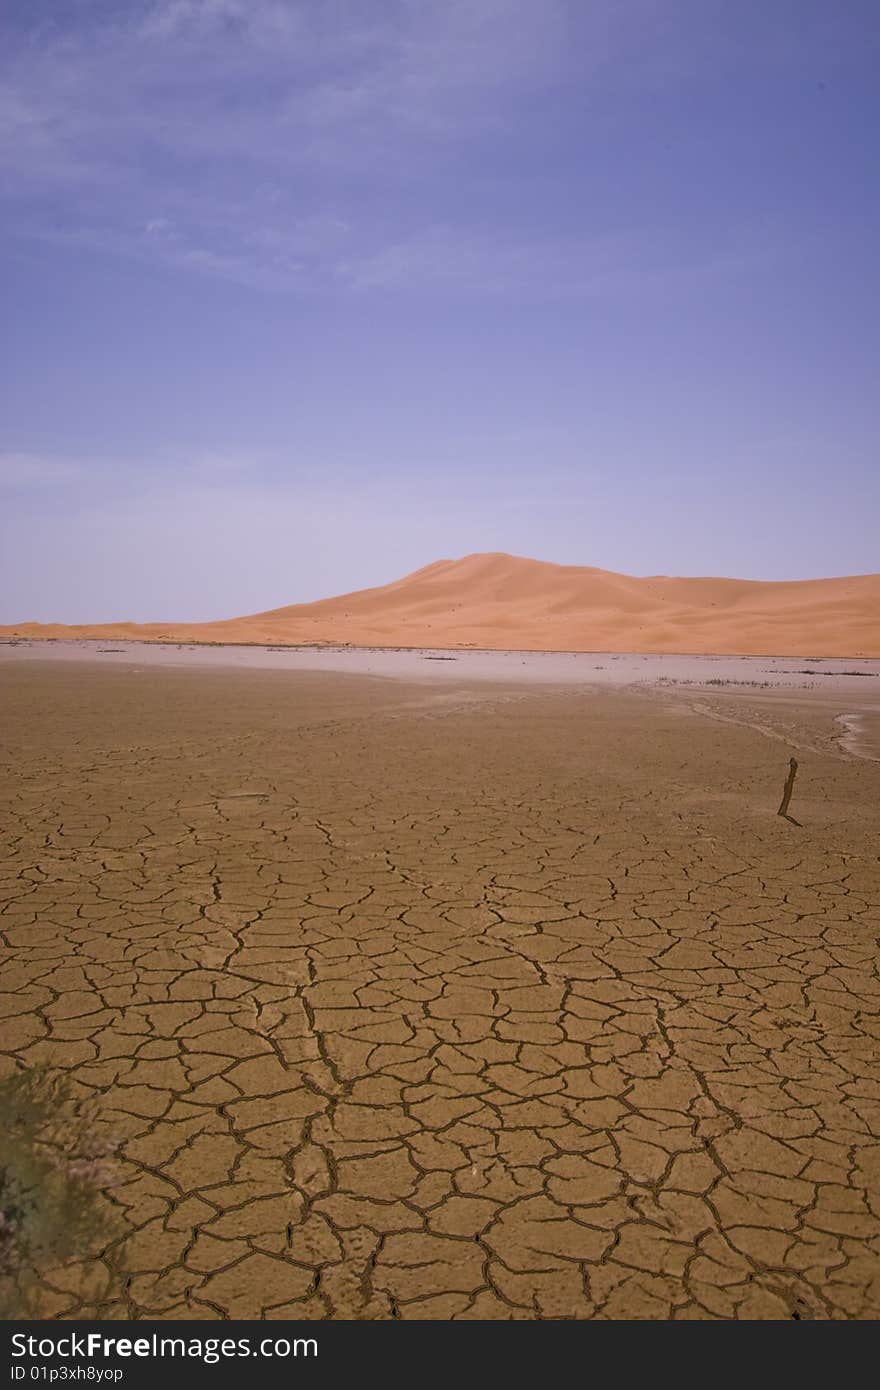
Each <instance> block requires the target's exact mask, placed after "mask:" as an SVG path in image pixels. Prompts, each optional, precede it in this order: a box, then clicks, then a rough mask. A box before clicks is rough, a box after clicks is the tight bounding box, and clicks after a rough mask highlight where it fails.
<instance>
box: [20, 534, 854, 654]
mask: <svg viewBox="0 0 880 1390" xmlns="http://www.w3.org/2000/svg"><path fill="white" fill-rule="evenodd" d="M0 635H2V636H3V637H5V638H7V639H8V638H15V637H21V638H28V637H30V638H106V639H116V640H124V639H138V640H146V641H165V642H234V643H241V642H245V643H256V644H261V645H262V644H268V645H272V646H281V645H290V646H300V645H304V644H314V643H321V644H333V645H340V644H348V645H351V646H370V647H373V646H376V647H453V648H455V647H476V648H484V649H488V650H505V649H520V650H525V651H605V652H646V653H649V652H665V653H695V654H718V655H750V654H751V655H756V656H761V655H768V656H769V655H776V656H832V657H859V656H862V657H877V656H880V574H866V575H854V576H850V577H845V578H840V579H804V580H787V581H764V580H747V579H717V578H699V579H678V578H674V577H668V576H666V575H654V576H651V577H648V578H636V577H634V576H632V575H626V574H615V573H613V572H611V571H609V570H601V569H593V568H590V567H588V566H581V565H556V564H551V563H548V562H546V561H543V560H528V559H522V558H520V557H518V556H515V555H505V554H478V555H467V556H465V557H464V558H463V559H460V560H437V561H435V562H434V563H433V564H430V565H427V566H425V567H424V568H423V569H419V570H416V571H415V572H414V573H413V574H409V575H406V576H405V577H404V578H402V579H398V580H395V581H394V582H393V583H391V584H385V585H381V586H380V587H377V588H372V589H361V590H358V591H356V592H355V593H350V594H342V595H340V596H339V597H336V598H328V599H321V600H319V601H318V602H315V603H300V604H291V605H288V606H287V607H283V608H274V609H270V610H269V611H267V612H265V613H256V614H253V615H251V616H248V617H242V618H229V619H224V620H221V621H219V622H207V623H198V622H196V623H193V622H170V623H127V622H115V623H101V624H91V625H67V624H61V623H50V624H44V623H27V622H26V623H17V624H13V625H10V626H7V627H0Z"/></svg>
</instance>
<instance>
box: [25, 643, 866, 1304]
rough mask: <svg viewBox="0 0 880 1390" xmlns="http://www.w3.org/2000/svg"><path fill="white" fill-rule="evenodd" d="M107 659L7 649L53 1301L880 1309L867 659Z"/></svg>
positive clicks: (394, 655)
mask: <svg viewBox="0 0 880 1390" xmlns="http://www.w3.org/2000/svg"><path fill="white" fill-rule="evenodd" d="M108 648H109V649H108ZM112 648H113V644H112V643H106V644H105V643H104V642H98V643H94V642H92V643H88V642H82V643H79V642H57V643H46V644H43V643H38V642H31V641H22V642H14V643H7V644H4V645H2V646H0V684H2V697H3V716H2V726H0V727H2V735H0V737H2V756H3V771H4V776H3V781H2V793H0V794H2V818H3V830H4V834H3V844H4V850H3V864H2V876H3V877H2V883H0V899H2V911H0V952H2V955H0V961H2V990H3V993H2V994H0V1006H2V1022H0V1045H2V1055H3V1064H4V1065H6V1066H12V1065H15V1064H16V1063H21V1062H32V1061H36V1060H38V1059H45V1060H48V1061H50V1062H51V1063H53V1064H55V1065H57V1066H59V1067H62V1068H66V1069H68V1070H69V1071H70V1073H71V1074H72V1076H73V1077H74V1078H75V1079H76V1082H77V1084H78V1085H80V1086H81V1087H82V1088H84V1090H85V1091H88V1092H90V1093H93V1094H94V1095H96V1096H97V1097H98V1098H99V1101H100V1105H101V1108H102V1111H103V1113H104V1114H105V1116H106V1118H107V1120H108V1121H109V1123H111V1124H112V1126H113V1128H114V1130H115V1132H116V1134H117V1135H118V1136H119V1139H120V1141H121V1156H120V1158H119V1160H118V1177H119V1180H120V1181H119V1185H118V1186H117V1187H116V1188H115V1189H114V1190H113V1193H112V1199H113V1201H114V1203H115V1204H116V1205H117V1208H118V1210H119V1212H120V1214H121V1216H122V1220H123V1226H122V1228H121V1230H120V1234H119V1237H118V1240H117V1243H116V1246H115V1248H114V1250H113V1251H111V1252H109V1253H110V1254H112V1255H114V1256H116V1257H118V1258H119V1259H120V1260H121V1262H122V1265H123V1268H124V1269H125V1271H126V1282H125V1286H124V1289H123V1292H122V1293H121V1294H119V1293H116V1294H113V1295H111V1296H110V1297H107V1296H105V1295H104V1294H103V1292H102V1288H103V1283H102V1268H103V1266H102V1264H101V1261H96V1262H93V1263H91V1264H89V1265H88V1266H87V1267H86V1268H85V1269H84V1270H83V1271H70V1270H68V1271H65V1272H59V1273H57V1274H54V1275H53V1276H52V1277H51V1278H50V1280H49V1282H48V1284H47V1287H46V1291H45V1304H44V1312H45V1313H46V1314H47V1315H49V1316H56V1317H62V1318H66V1317H72V1316H86V1315H98V1316H104V1317H114V1316H115V1317H120V1316H133V1317H147V1316H158V1317H162V1318H170V1317H184V1318H186V1317H205V1316H208V1317H227V1316H233V1317H251V1316H255V1317H266V1318H281V1317H287V1316H291V1317H307V1318H326V1317H336V1318H343V1317H354V1318H380V1319H384V1318H394V1317H401V1318H431V1319H448V1318H501V1319H509V1318H529V1319H534V1318H589V1317H599V1318H611V1319H620V1318H641V1319H645V1318H652V1319H658V1318H659V1319H668V1318H724V1319H731V1318H774V1319H775V1318H780V1319H791V1318H802V1319H819V1318H859V1319H865V1318H875V1317H877V1316H878V1315H880V1140H878V1127H880V1043H878V1038H880V978H878V971H877V945H878V935H880V906H878V904H880V862H878V846H880V762H878V758H880V695H878V693H877V686H880V675H878V672H880V663H878V662H877V661H874V660H864V659H860V660H859V661H858V662H853V661H851V660H847V661H846V662H840V661H837V662H835V661H819V660H809V659H808V660H805V659H803V658H799V659H798V660H796V661H791V660H783V659H776V660H767V659H764V658H760V659H758V660H757V661H734V660H731V659H729V658H720V659H717V660H710V659H708V658H706V659H704V660H697V659H691V660H677V659H673V658H663V657H656V658H651V657H649V658H643V657H642V656H639V657H626V656H621V657H619V658H618V659H615V657H614V656H613V655H608V656H607V657H603V656H598V655H595V656H594V655H584V656H581V657H570V656H569V657H565V656H562V655H557V656H546V655H541V654H533V655H528V654H523V653H521V652H510V653H500V652H499V653H496V654H492V653H476V652H459V653H457V654H455V657H454V658H453V659H450V653H448V652H446V653H443V652H440V651H436V650H435V651H426V652H404V653H401V652H359V653H354V652H351V651H345V650H330V649H325V650H320V649H312V650H311V651H305V652H303V651H300V652H292V651H290V650H285V651H274V652H271V651H266V652H262V651H260V650H259V649H257V648H241V647H237V648H230V649H225V650H224V649H220V648H204V647H197V648H193V649H190V650H187V649H186V648H185V647H183V646H182V647H181V648H180V649H178V647H177V646H171V645H163V646H150V645H146V644H144V645H142V644H140V643H137V644H131V645H129V644H128V643H126V644H120V647H118V648H117V649H115V650H114V649H112ZM812 655H813V656H815V655H816V653H815V651H814V652H813V653H812ZM848 655H852V653H851V652H848ZM310 664H311V666H312V667H313V669H308V667H309V665H310ZM316 667H320V668H323V669H314V668H316ZM853 671H860V672H863V673H864V674H861V675H854V674H846V672H853ZM713 681H724V682H727V681H734V682H736V684H711V683H710V682H713ZM791 756H795V757H797V758H798V760H799V763H800V768H799V771H798V777H797V781H796V784H795V791H794V796H793V799H792V804H791V808H790V810H791V814H792V816H793V817H794V820H795V821H797V822H799V823H797V824H795V823H793V822H792V821H787V820H783V819H782V818H780V817H779V816H777V814H776V809H777V806H778V804H779V799H780V795H781V792H782V784H783V781H784V778H785V774H786V772H787V770H788V760H789V757H791Z"/></svg>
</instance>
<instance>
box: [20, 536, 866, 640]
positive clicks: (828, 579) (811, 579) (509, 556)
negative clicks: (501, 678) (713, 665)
mask: <svg viewBox="0 0 880 1390" xmlns="http://www.w3.org/2000/svg"><path fill="white" fill-rule="evenodd" d="M474 560H501V561H503V560H511V561H514V562H516V563H517V564H520V565H535V566H541V567H545V568H547V569H553V570H566V571H571V572H575V573H580V574H592V575H606V576H609V577H611V578H615V579H630V580H634V581H636V582H639V583H651V582H652V581H662V580H666V581H670V582H674V583H682V584H700V583H706V584H709V583H712V584H737V585H750V586H754V587H755V588H763V587H773V588H778V587H781V586H797V585H803V584H825V583H828V584H834V583H844V582H846V581H847V580H863V579H875V578H878V577H880V570H864V571H859V572H854V573H847V574H816V575H804V576H801V577H799V578H797V579H752V578H747V577H744V576H741V575H732V574H675V573H671V572H670V573H659V572H655V573H652V574H636V573H633V572H631V571H628V570H616V569H607V568H604V567H602V566H599V565H586V564H573V563H566V562H564V561H558V560H546V559H543V558H541V557H538V556H534V555H519V554H516V553H515V552H513V551H507V550H475V551H468V552H467V553H465V554H464V555H459V556H442V557H440V558H438V559H436V560H430V561H428V562H427V563H426V564H424V565H420V566H418V567H417V568H416V569H413V570H408V571H407V572H406V573H405V574H403V575H401V576H399V577H398V578H397V579H391V580H387V581H385V582H384V583H380V584H365V585H362V586H361V587H359V588H355V589H346V590H343V591H341V592H334V593H329V594H327V595H325V597H323V598H319V599H301V600H296V599H295V600H293V601H292V602H287V603H280V604H276V605H274V606H273V607H269V608H263V609H257V610H254V611H252V612H248V613H243V614H239V615H237V616H234V617H232V618H147V619H141V620H134V619H129V618H121V617H120V618H103V619H97V620H90V619H88V618H85V619H81V620H79V621H75V622H61V621H59V620H54V619H48V620H37V619H32V618H19V619H17V620H15V621H13V622H10V623H0V632H9V631H10V630H12V629H16V628H19V627H27V628H37V627H39V628H57V627H64V628H81V627H101V628H107V627H121V626H125V627H138V628H140V627H153V626H157V625H163V624H168V623H185V624H187V625H189V624H198V625H199V626H200V627H201V626H212V625H218V624H223V623H227V622H236V621H246V620H247V619H249V618H259V617H263V616H266V615H268V614H273V613H277V612H280V611H281V610H283V609H288V608H310V607H313V606H315V605H317V604H323V603H330V602H334V601H337V600H342V599H346V598H353V597H356V596H357V595H360V594H369V593H375V592H378V591H380V590H384V589H389V588H393V587H396V586H398V585H401V584H405V583H406V582H407V581H408V580H411V579H416V578H419V577H420V576H423V575H427V574H429V573H430V572H431V571H436V570H438V569H439V568H440V567H441V566H460V565H464V564H467V563H468V562H469V561H474Z"/></svg>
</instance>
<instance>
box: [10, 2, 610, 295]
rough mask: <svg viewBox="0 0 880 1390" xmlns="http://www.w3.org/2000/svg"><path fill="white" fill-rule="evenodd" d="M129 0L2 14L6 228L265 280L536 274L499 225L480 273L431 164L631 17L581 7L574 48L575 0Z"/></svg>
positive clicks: (523, 249)
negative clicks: (366, 0)
mask: <svg viewBox="0 0 880 1390" xmlns="http://www.w3.org/2000/svg"><path fill="white" fill-rule="evenodd" d="M133 8H134V13H133V12H132V9H129V8H128V7H116V6H113V5H104V4H99V5H97V6H94V7H90V8H88V9H83V8H81V7H79V6H76V7H73V9H72V11H71V14H72V15H76V16H77V17H78V19H79V23H78V25H76V26H75V25H73V24H72V23H71V24H67V25H66V24H65V23H64V21H63V15H64V11H59V10H58V9H57V7H49V9H48V11H45V9H44V6H43V5H42V4H41V3H40V2H39V0H37V2H36V3H35V5H34V7H33V10H32V11H29V12H28V13H30V14H31V15H32V22H30V23H29V24H26V25H25V26H24V27H23V28H20V29H15V28H13V29H12V31H11V32H10V35H9V41H8V43H7V45H6V51H7V57H6V60H5V63H4V64H3V66H2V70H0V178H2V191H3V194H4V196H5V200H6V202H7V207H8V209H9V212H8V222H9V225H11V227H12V229H13V230H15V229H18V230H19V231H20V232H21V233H23V234H25V235H27V236H29V237H30V238H33V239H35V240H51V241H54V242H62V243H65V244H68V245H71V246H80V247H88V248H91V249H93V250H96V251H99V252H105V253H110V254H114V255H123V256H128V257H133V258H136V259H138V260H142V261H148V262H151V263H156V264H160V265H166V266H170V267H173V268H176V269H181V270H189V271H193V272H197V273H200V274H208V275H211V276H215V277H219V278H224V279H229V280H233V281H237V282H241V283H244V284H247V285H253V286H257V287H260V288H266V289H284V290H290V289H297V290H314V289H320V288H328V287H331V288H340V287H342V288H358V289H365V288H378V287H382V288H385V289H388V288H391V287H395V288H402V287H404V286H412V285H413V284H415V283H416V282H417V281H418V282H419V283H421V284H423V285H427V286H431V285H437V284H442V283H449V282H450V281H452V280H456V281H457V282H458V283H460V284H463V285H467V286H469V287H471V288H482V289H485V288H488V287H490V284H495V285H497V284H498V283H499V282H500V281H501V280H504V282H505V284H507V285H508V286H511V285H514V284H515V283H517V280H518V277H520V276H521V277H522V284H523V286H524V287H525V288H530V287H531V288H534V286H535V284H537V283H540V279H541V276H540V274H539V267H540V266H541V264H542V263H543V265H544V267H545V268H546V267H547V266H548V264H549V263H550V261H551V258H552V259H554V260H555V261H556V263H557V264H561V263H562V262H561V261H560V260H559V257H558V256H557V255H556V253H555V252H554V249H553V247H550V246H548V247H546V248H543V249H542V247H541V246H540V244H538V245H536V244H535V243H539V242H540V238H539V237H536V236H535V235H534V234H532V236H531V237H530V239H527V240H526V241H523V242H522V243H521V244H520V243H519V242H518V241H517V238H516V236H512V235H509V234H508V235H506V236H504V237H503V238H502V243H501V244H499V245H498V246H497V247H496V250H495V252H493V253H492V254H491V256H490V259H491V260H492V261H493V262H494V273H493V274H492V275H491V276H487V275H486V273H485V269H486V265H485V261H486V253H485V248H484V245H483V242H484V238H482V237H481V234H480V233H479V232H476V233H475V232H474V230H473V229H472V228H471V227H470V226H469V221H470V218H469V212H468V199H467V195H466V192H465V191H464V190H460V191H459V192H458V193H455V194H453V195H452V202H451V204H450V198H449V197H447V200H446V208H445V216H444V217H442V218H441V217H439V216H438V209H437V208H436V207H435V206H434V204H435V203H436V196H435V194H434V193H433V191H432V189H431V173H430V171H431V170H432V169H433V168H435V167H440V168H441V169H446V170H447V174H448V172H449V170H451V169H452V170H454V169H456V168H457V167H458V165H457V161H460V159H461V157H462V156H464V157H465V159H466V158H467V157H468V156H469V155H470V154H471V153H472V152H473V150H474V148H475V146H479V144H480V142H481V141H483V140H485V141H489V142H490V143H491V141H492V140H493V139H496V138H498V137H500V138H501V139H502V140H504V139H506V138H508V137H509V135H510V132H511V130H514V129H516V128H517V125H518V123H521V122H522V121H523V120H524V118H523V116H522V112H521V109H520V105H521V103H522V101H523V100H524V99H525V98H527V97H528V96H529V94H530V93H534V92H537V91H540V90H542V89H544V90H546V89H548V88H549V86H550V85H551V84H552V83H553V82H554V81H556V80H559V79H560V78H565V77H568V78H570V77H571V76H572V74H573V73H575V72H576V73H577V77H578V80H580V81H585V80H588V79H589V75H590V73H591V72H592V71H598V70H599V69H600V68H601V66H602V63H603V62H604V60H605V57H606V54H607V50H608V46H609V44H611V45H612V46H613V43H614V42H615V40H616V39H617V40H619V41H621V42H622V41H623V37H622V36H623V35H625V34H626V33H628V32H629V28H630V26H629V25H628V24H627V23H626V22H624V21H622V20H621V19H620V18H619V15H618V12H617V7H615V6H613V5H612V4H610V3H609V0H596V3H595V4H591V5H590V6H588V7H578V8H577V10H576V11H575V12H576V13H577V14H578V33H579V39H580V47H579V51H578V52H577V55H576V58H575V57H573V55H572V54H571V53H570V52H569V50H568V46H567V35H568V29H569V27H570V24H571V21H572V14H573V9H572V5H571V3H570V0H541V3H540V4H537V3H535V0H444V3H443V4H441V5H438V4H436V3H434V0H389V3H376V4H370V5H364V4H362V3H359V2H358V0H337V3H335V4H332V5H330V4H327V5H322V4H313V3H311V0H154V3H152V4H151V5H149V6H148V7H146V8H140V7H133ZM45 12H48V13H49V14H50V16H51V19H50V20H49V21H46V22H40V17H41V15H42V14H44V13H45ZM59 16H61V17H59ZM414 183H415V184H416V185H418V186H419V187H420V188H421V190H422V193H421V197H416V196H413V193H412V185H413V184H414ZM450 212H451V213H452V215H453V221H454V225H453V226H451V227H449V226H447V225H446V224H447V222H448V219H449V215H450ZM499 230H500V229H499ZM577 255H578V248H577V246H575V245H572V246H570V247H568V248H567V249H566V250H565V251H564V252H563V256H562V261H566V262H571V261H574V260H576V259H577ZM502 262H503V263H504V265H505V266H506V268H507V269H506V274H504V275H502V274H501V270H500V267H501V263H502Z"/></svg>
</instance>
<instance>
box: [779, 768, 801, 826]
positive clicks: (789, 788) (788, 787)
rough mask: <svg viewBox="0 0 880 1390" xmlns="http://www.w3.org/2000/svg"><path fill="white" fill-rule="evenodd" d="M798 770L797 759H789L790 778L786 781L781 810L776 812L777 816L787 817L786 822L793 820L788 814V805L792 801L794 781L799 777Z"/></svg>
mask: <svg viewBox="0 0 880 1390" xmlns="http://www.w3.org/2000/svg"><path fill="white" fill-rule="evenodd" d="M797 770H798V764H797V758H789V760H788V776H787V777H786V779H785V790H784V792H783V793H782V801H781V802H780V804H779V810H778V811H777V812H776V814H777V816H785V818H786V820H790V819H791V817H790V816H789V814H788V803H789V802H790V801H791V794H792V792H793V791H794V779H795V777H796V776H797Z"/></svg>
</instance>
